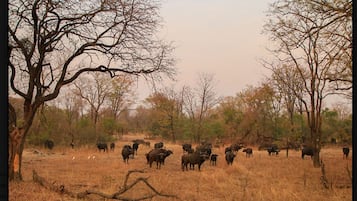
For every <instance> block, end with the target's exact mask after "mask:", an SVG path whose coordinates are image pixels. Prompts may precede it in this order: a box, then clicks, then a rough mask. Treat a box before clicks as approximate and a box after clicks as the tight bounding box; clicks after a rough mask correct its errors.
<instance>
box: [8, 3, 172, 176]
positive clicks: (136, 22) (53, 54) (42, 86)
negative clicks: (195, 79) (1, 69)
mask: <svg viewBox="0 0 357 201" xmlns="http://www.w3.org/2000/svg"><path fill="white" fill-rule="evenodd" d="M8 8H9V22H8V36H9V40H8V57H9V62H8V67H9V85H10V87H11V90H13V91H14V92H15V93H16V94H17V95H19V96H21V97H22V98H23V99H24V105H23V110H24V119H23V121H22V122H24V123H23V125H21V126H20V128H19V130H20V132H18V134H16V136H11V134H10V139H15V138H16V139H19V142H18V143H17V142H15V141H12V142H11V143H12V144H13V145H14V146H12V147H11V149H13V150H11V151H9V153H14V156H11V157H10V158H11V160H9V166H10V172H9V179H10V180H13V179H15V180H22V175H21V161H22V152H23V148H24V142H25V139H26V135H27V133H28V131H29V129H30V127H31V124H32V121H33V119H34V116H35V114H36V111H37V110H38V108H39V107H40V106H41V105H42V104H44V103H45V102H47V101H50V100H53V99H55V98H56V97H57V96H58V94H59V93H60V90H61V89H62V87H63V86H66V85H69V84H70V83H72V82H73V81H74V80H76V79H77V78H78V77H79V76H80V75H82V74H83V73H85V72H94V71H97V72H107V73H109V74H110V76H111V77H115V76H116V75H117V73H127V74H131V75H137V76H139V75H143V76H144V77H145V76H148V77H149V78H153V79H160V78H161V76H162V75H167V76H169V77H170V76H173V75H174V73H175V69H174V68H173V63H174V60H173V58H172V57H171V52H172V50H173V48H172V46H171V44H166V43H164V42H163V41H162V40H159V39H157V38H156V37H155V34H156V32H157V30H158V26H159V25H160V20H161V19H160V16H159V2H158V1H152V0H140V1H139V0H122V1H112V0H88V1H81V2H79V1H78V0H65V1H56V0H32V1H28V0H14V1H11V2H9V6H8ZM14 135H15V134H14Z"/></svg>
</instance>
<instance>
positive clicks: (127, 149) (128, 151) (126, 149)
mask: <svg viewBox="0 0 357 201" xmlns="http://www.w3.org/2000/svg"><path fill="white" fill-rule="evenodd" d="M121 155H122V156H123V161H124V162H125V163H129V156H130V155H134V149H133V148H131V146H130V145H124V147H123V149H122V150H121Z"/></svg>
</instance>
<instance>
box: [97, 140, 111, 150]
mask: <svg viewBox="0 0 357 201" xmlns="http://www.w3.org/2000/svg"><path fill="white" fill-rule="evenodd" d="M97 148H98V150H99V152H100V151H101V150H103V151H104V152H108V144H107V143H100V142H98V143H97Z"/></svg>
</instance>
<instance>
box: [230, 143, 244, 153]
mask: <svg viewBox="0 0 357 201" xmlns="http://www.w3.org/2000/svg"><path fill="white" fill-rule="evenodd" d="M243 147H244V146H243V144H237V143H235V144H232V145H231V148H232V151H235V152H238V151H239V150H240V149H242V148H243Z"/></svg>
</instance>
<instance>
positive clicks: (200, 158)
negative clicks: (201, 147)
mask: <svg viewBox="0 0 357 201" xmlns="http://www.w3.org/2000/svg"><path fill="white" fill-rule="evenodd" d="M208 158H209V156H208V155H207V154H205V153H200V152H197V151H195V152H193V153H187V154H184V155H182V157H181V167H182V171H184V170H185V168H186V171H187V170H188V168H187V165H188V164H190V169H192V170H194V169H195V164H197V165H198V170H199V171H201V165H202V164H203V163H204V162H205V161H206V160H207V159H208Z"/></svg>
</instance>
